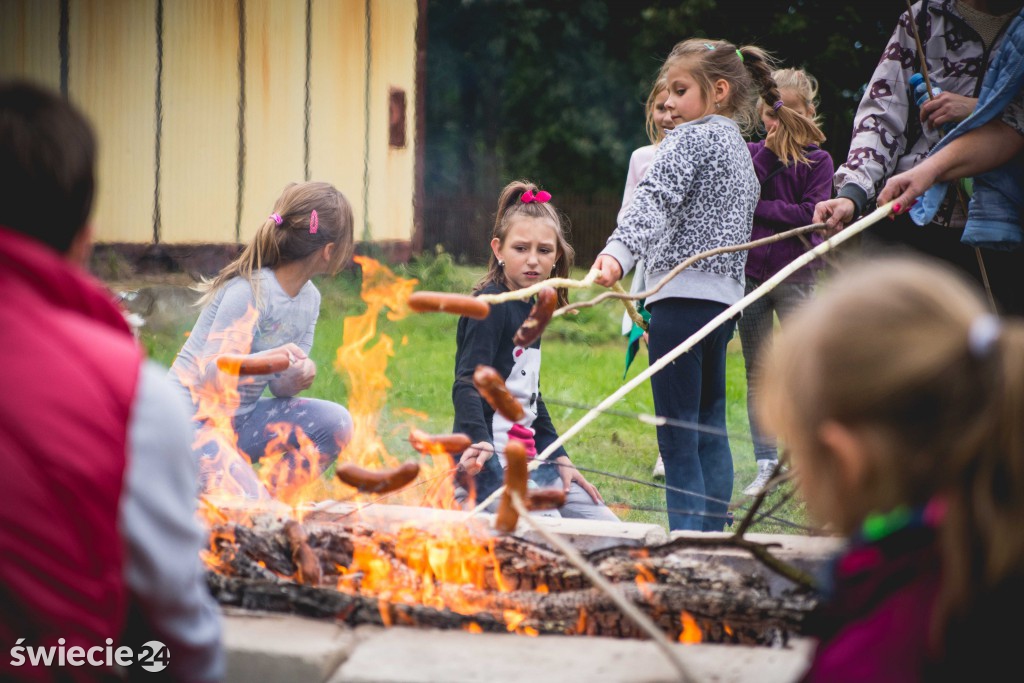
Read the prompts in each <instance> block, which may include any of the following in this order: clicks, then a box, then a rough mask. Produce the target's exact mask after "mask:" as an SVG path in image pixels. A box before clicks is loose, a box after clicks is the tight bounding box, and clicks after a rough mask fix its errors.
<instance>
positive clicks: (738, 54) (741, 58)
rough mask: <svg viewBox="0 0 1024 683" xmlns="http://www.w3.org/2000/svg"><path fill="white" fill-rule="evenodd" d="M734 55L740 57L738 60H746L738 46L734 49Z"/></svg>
mask: <svg viewBox="0 0 1024 683" xmlns="http://www.w3.org/2000/svg"><path fill="white" fill-rule="evenodd" d="M736 56H737V57H739V58H740V61H741V62H744V61H746V60H745V59H743V53H742V52H740V51H739V49H738V48H737V50H736Z"/></svg>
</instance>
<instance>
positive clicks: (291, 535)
mask: <svg viewBox="0 0 1024 683" xmlns="http://www.w3.org/2000/svg"><path fill="white" fill-rule="evenodd" d="M284 535H285V537H287V539H288V545H290V546H291V548H292V561H293V562H294V563H295V567H296V572H295V577H296V579H297V580H298V582H299V583H301V584H303V585H306V586H319V585H320V581H321V579H322V578H323V573H322V571H321V569H320V559H319V558H318V557H317V556H316V553H314V552H313V549H312V548H310V547H309V543H308V542H307V539H306V532H305V531H304V530H303V529H302V526H300V525H299V523H298V522H296V521H295V520H293V519H292V520H288V521H287V522H286V523H285V525H284Z"/></svg>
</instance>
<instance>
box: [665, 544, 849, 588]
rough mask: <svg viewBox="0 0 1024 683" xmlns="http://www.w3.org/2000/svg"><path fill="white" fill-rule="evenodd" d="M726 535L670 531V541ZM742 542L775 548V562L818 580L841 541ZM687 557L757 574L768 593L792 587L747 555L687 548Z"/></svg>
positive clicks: (839, 548)
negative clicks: (764, 583) (787, 565)
mask: <svg viewBox="0 0 1024 683" xmlns="http://www.w3.org/2000/svg"><path fill="white" fill-rule="evenodd" d="M730 535H731V534H729V533H702V532H699V531H673V532H671V533H670V534H669V537H670V538H671V539H672V540H675V539H677V538H687V537H692V538H709V537H712V538H713V537H718V538H727V537H729V536H730ZM744 538H746V539H748V540H750V541H754V542H756V543H764V544H775V545H776V546H777V547H774V548H772V549H771V552H772V554H774V555H775V556H776V557H777V558H779V559H780V560H782V561H783V562H786V563H787V564H790V565H792V566H794V567H796V568H798V569H800V570H801V571H803V572H805V573H807V574H810V575H811V576H812V577H815V578H818V579H822V578H824V577H825V576H826V575H827V573H828V571H829V567H830V564H831V561H832V558H833V557H834V556H835V554H836V553H837V552H839V551H840V550H841V549H842V547H843V544H844V543H845V541H844V539H842V538H839V537H836V536H797V535H792V534H746V536H744ZM684 552H686V553H687V555H688V556H691V557H696V558H699V559H703V560H705V561H708V562H722V563H724V564H726V565H728V566H729V567H731V568H733V569H735V570H736V571H739V572H744V573H751V572H753V573H757V574H761V575H762V576H764V577H765V579H767V581H768V585H769V587H770V588H771V590H772V593H773V594H775V595H777V594H778V592H779V591H781V590H785V589H788V588H792V587H793V583H792V582H791V581H789V580H788V579H785V578H783V577H781V576H779V575H778V574H776V573H775V572H773V571H772V570H770V569H768V567H766V566H765V565H763V564H762V563H761V562H759V561H758V560H756V559H754V557H753V556H751V555H750V553H748V552H746V551H745V550H741V549H739V548H707V549H704V548H687V549H686V550H685V551H684Z"/></svg>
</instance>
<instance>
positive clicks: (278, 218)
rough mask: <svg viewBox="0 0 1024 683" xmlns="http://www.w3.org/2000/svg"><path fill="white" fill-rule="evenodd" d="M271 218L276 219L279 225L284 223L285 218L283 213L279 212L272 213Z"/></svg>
mask: <svg viewBox="0 0 1024 683" xmlns="http://www.w3.org/2000/svg"><path fill="white" fill-rule="evenodd" d="M269 218H270V220H272V221H274V222H275V223H277V224H278V225H281V224H282V223H284V219H283V218H281V214H279V213H272V214H270V216H269Z"/></svg>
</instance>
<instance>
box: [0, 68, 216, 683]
mask: <svg viewBox="0 0 1024 683" xmlns="http://www.w3.org/2000/svg"><path fill="white" fill-rule="evenodd" d="M95 166H96V143H95V138H94V135H93V132H92V129H91V126H90V125H89V123H88V122H87V121H86V119H85V118H84V117H83V116H82V114H80V113H79V112H78V111H77V110H76V109H75V108H74V107H73V106H71V105H70V104H68V103H67V102H66V101H65V100H63V99H61V98H60V97H59V96H58V95H56V94H54V93H51V92H49V91H47V90H44V89H42V88H40V87H37V86H35V85H30V84H27V83H19V82H7V83H0V350H2V351H0V357H2V358H3V359H4V360H5V362H4V368H3V372H2V373H0V501H2V503H0V558H2V561H0V650H2V651H4V656H0V679H2V680H17V681H55V680H61V681H68V680H70V681H105V680H112V679H113V680H121V679H123V675H122V674H119V673H118V672H117V666H118V665H121V666H122V667H123V669H124V670H126V671H127V672H128V674H129V676H130V677H132V678H134V675H135V674H138V676H139V677H140V678H141V677H142V676H146V675H152V674H147V671H154V670H157V669H163V672H162V675H163V676H164V677H165V678H162V679H160V680H168V679H169V680H174V681H217V680H220V679H222V678H223V676H224V668H225V658H224V653H223V649H222V646H221V625H220V617H219V612H218V610H217V607H216V604H215V603H214V601H213V600H212V598H211V596H210V594H209V592H208V590H207V588H206V584H205V581H204V572H203V568H202V565H201V562H200V559H199V550H200V548H201V547H202V546H203V540H204V539H203V534H202V532H201V530H200V527H199V525H198V524H197V522H196V519H195V506H196V499H195V492H196V472H195V463H194V461H193V459H192V457H191V451H190V447H189V442H190V438H191V432H190V429H189V426H188V420H187V417H186V415H185V409H184V406H183V405H182V402H181V399H180V397H179V396H178V395H177V394H176V393H174V390H173V388H172V387H171V386H170V385H169V384H168V382H167V380H166V377H165V374H166V371H165V370H163V369H162V368H160V367H159V366H157V365H156V364H154V363H152V362H150V361H147V360H145V359H144V357H143V353H142V350H141V349H140V348H139V346H138V344H137V343H136V341H135V339H134V338H133V336H132V333H131V331H130V329H129V327H128V325H127V324H126V323H125V319H124V317H123V315H122V313H121V311H120V310H119V309H118V308H117V307H116V306H115V305H114V303H113V298H112V296H111V294H110V293H109V292H108V291H107V290H106V289H105V288H104V287H103V286H102V285H101V284H100V283H99V282H97V281H96V280H94V279H93V278H92V277H91V276H89V275H88V274H87V273H86V271H85V270H84V269H83V268H82V266H83V264H84V263H85V261H86V259H87V257H88V254H89V250H90V245H91V237H92V230H91V226H90V224H89V214H90V210H91V208H92V200H93V193H94V188H95V180H94V172H95ZM150 641H158V643H159V644H160V645H161V647H160V648H157V647H156V646H155V645H153V644H152V643H151V642H150ZM143 644H149V645H150V648H149V651H144V647H143ZM8 651H9V654H8ZM147 654H149V655H150V657H149V662H148V663H149V666H148V667H144V665H145V664H146V663H147V662H146V661H142V662H140V661H139V660H145V659H146V655H147ZM154 655H159V657H158V658H154ZM47 661H49V664H46V662H47ZM126 662H127V663H126ZM61 664H63V665H61ZM144 668H145V670H143V669H144ZM155 678H158V677H155ZM158 679H159V678H158Z"/></svg>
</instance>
